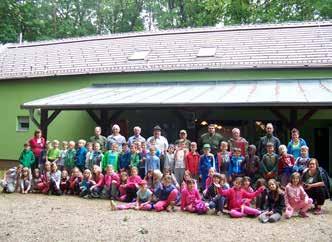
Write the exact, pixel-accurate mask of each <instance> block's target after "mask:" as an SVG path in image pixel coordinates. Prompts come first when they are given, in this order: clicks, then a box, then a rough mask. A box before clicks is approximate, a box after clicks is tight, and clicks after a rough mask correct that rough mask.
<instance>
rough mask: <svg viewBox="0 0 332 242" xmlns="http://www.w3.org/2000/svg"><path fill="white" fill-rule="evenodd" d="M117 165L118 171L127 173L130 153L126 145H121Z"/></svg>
mask: <svg viewBox="0 0 332 242" xmlns="http://www.w3.org/2000/svg"><path fill="white" fill-rule="evenodd" d="M118 164H119V169H120V171H127V172H128V171H129V166H130V152H129V150H128V144H127V143H124V144H122V151H121V152H120V153H119V158H118Z"/></svg>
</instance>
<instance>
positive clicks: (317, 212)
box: [314, 208, 323, 215]
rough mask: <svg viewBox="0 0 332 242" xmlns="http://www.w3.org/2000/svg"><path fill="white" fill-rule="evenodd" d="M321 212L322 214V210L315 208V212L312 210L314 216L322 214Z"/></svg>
mask: <svg viewBox="0 0 332 242" xmlns="http://www.w3.org/2000/svg"><path fill="white" fill-rule="evenodd" d="M322 213H323V212H322V209H321V208H315V210H314V214H315V215H320V214H322Z"/></svg>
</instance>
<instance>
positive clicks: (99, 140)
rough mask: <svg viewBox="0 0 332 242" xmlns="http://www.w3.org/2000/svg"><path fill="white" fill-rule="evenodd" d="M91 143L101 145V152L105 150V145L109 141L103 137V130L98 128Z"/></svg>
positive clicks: (91, 138)
mask: <svg viewBox="0 0 332 242" xmlns="http://www.w3.org/2000/svg"><path fill="white" fill-rule="evenodd" d="M90 141H91V142H92V143H99V144H100V149H101V150H104V149H105V145H106V143H107V139H106V137H105V136H102V135H101V128H100V127H96V128H95V135H94V136H91V137H90Z"/></svg>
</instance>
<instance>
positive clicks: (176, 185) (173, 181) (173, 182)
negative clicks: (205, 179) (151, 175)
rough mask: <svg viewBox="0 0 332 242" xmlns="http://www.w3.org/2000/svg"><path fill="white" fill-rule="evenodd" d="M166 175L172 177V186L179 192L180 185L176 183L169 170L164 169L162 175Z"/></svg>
mask: <svg viewBox="0 0 332 242" xmlns="http://www.w3.org/2000/svg"><path fill="white" fill-rule="evenodd" d="M185 173H186V172H185ZM166 175H170V176H171V177H172V184H173V185H174V186H175V187H176V189H178V190H180V185H179V183H178V182H177V180H176V177H175V175H174V174H173V173H172V172H171V170H170V169H166V168H164V174H163V176H166ZM183 177H184V176H183ZM190 179H191V177H190ZM196 188H197V186H196Z"/></svg>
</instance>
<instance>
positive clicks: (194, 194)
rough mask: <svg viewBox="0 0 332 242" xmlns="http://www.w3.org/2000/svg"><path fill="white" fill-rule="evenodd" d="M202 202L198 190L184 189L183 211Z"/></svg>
mask: <svg viewBox="0 0 332 242" xmlns="http://www.w3.org/2000/svg"><path fill="white" fill-rule="evenodd" d="M200 201H201V196H200V195H199V192H198V190H197V189H196V188H194V189H193V190H191V191H189V190H188V189H183V190H182V192H181V210H184V209H185V208H186V207H187V206H189V205H195V204H196V203H197V202H200Z"/></svg>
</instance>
